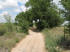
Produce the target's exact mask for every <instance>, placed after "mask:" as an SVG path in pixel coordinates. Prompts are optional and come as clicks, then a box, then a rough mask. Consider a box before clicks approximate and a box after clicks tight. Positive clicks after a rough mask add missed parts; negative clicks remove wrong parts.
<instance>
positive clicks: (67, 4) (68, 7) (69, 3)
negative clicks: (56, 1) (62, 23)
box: [61, 0, 70, 34]
mask: <svg viewBox="0 0 70 52" xmlns="http://www.w3.org/2000/svg"><path fill="white" fill-rule="evenodd" d="M61 3H62V5H63V6H64V8H65V17H66V21H69V22H68V26H67V28H68V29H69V30H68V31H69V34H70V0H61Z"/></svg>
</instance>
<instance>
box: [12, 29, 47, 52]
mask: <svg viewBox="0 0 70 52" xmlns="http://www.w3.org/2000/svg"><path fill="white" fill-rule="evenodd" d="M11 52H46V51H45V42H44V38H43V36H42V34H41V33H39V32H33V31H31V30H29V35H28V36H26V38H24V39H23V40H22V41H20V42H19V43H18V44H17V45H16V46H15V47H14V48H13V49H12V50H11Z"/></svg>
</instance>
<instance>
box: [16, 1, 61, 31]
mask: <svg viewBox="0 0 70 52" xmlns="http://www.w3.org/2000/svg"><path fill="white" fill-rule="evenodd" d="M25 6H26V7H30V9H29V10H27V11H26V12H22V13H20V14H18V15H17V16H16V21H18V24H20V26H22V27H24V26H25V25H24V24H26V26H25V27H27V26H28V27H29V26H30V25H32V23H33V22H32V21H33V20H35V24H36V27H37V29H39V30H42V29H44V28H46V27H55V26H58V25H60V24H61V19H62V18H61V17H60V15H59V12H58V9H57V6H55V5H54V4H53V0H29V1H28V2H27V3H26V5H25ZM26 22H27V23H26ZM27 24H28V25H27Z"/></svg>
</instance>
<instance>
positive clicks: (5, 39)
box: [0, 32, 25, 52]
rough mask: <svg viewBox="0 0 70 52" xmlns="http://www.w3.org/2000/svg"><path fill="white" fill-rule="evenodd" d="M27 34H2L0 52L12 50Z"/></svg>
mask: <svg viewBox="0 0 70 52" xmlns="http://www.w3.org/2000/svg"><path fill="white" fill-rule="evenodd" d="M23 37H25V34H23V33H15V32H11V33H6V34H5V35H3V36H0V52H10V50H11V49H12V48H13V47H14V46H15V45H16V43H18V42H19V41H20V40H21V39H22V38H23Z"/></svg>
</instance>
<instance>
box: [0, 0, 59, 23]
mask: <svg viewBox="0 0 70 52" xmlns="http://www.w3.org/2000/svg"><path fill="white" fill-rule="evenodd" d="M27 1H28V0H0V23H2V22H5V19H4V17H3V16H4V15H8V14H9V15H10V16H11V18H12V20H13V21H14V19H15V17H16V15H17V14H18V13H20V12H22V11H24V12H25V11H26V7H25V3H26V2H27ZM59 1H60V0H54V1H53V2H55V3H56V5H59ZM59 7H60V6H59Z"/></svg>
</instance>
